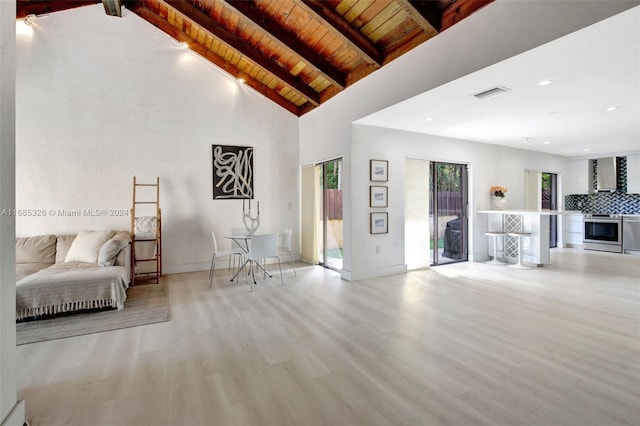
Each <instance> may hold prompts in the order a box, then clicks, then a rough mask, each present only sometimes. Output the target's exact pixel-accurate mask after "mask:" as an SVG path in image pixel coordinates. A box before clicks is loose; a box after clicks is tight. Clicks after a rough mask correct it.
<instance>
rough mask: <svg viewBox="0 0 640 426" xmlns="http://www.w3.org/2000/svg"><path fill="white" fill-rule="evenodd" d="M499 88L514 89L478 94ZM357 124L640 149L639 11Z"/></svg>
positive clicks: (573, 147) (551, 144)
mask: <svg viewBox="0 0 640 426" xmlns="http://www.w3.org/2000/svg"><path fill="white" fill-rule="evenodd" d="M545 79H548V80H552V83H551V84H550V85H548V86H540V85H539V84H538V83H539V82H540V81H542V80H545ZM495 86H504V87H507V88H509V89H511V90H509V91H507V92H506V93H502V94H499V95H495V96H492V97H489V98H486V99H484V100H480V99H477V98H475V97H473V96H472V95H473V94H475V93H478V92H482V91H484V90H486V89H489V88H492V87H495ZM610 106H617V107H618V109H617V110H616V111H611V112H609V111H607V110H606V109H607V108H608V107H610ZM427 117H429V118H431V121H426V118H427ZM357 123H359V124H366V125H372V126H378V127H387V128H393V129H399V130H406V131H411V132H419V133H426V134H431V135H438V136H446V137H451V138H457V139H465V140H472V141H477V142H485V143H491V144H497V145H506V146H511V147H515V148H522V149H528V150H534V151H541V152H548V153H553V154H559V155H565V156H571V157H573V156H591V157H596V156H598V155H600V154H612V153H623V152H629V151H637V150H640V6H639V7H635V8H633V9H630V10H628V11H626V12H623V13H621V14H619V15H616V16H614V17H612V18H609V19H606V20H604V21H601V22H599V23H596V24H594V25H592V26H590V27H587V28H584V29H582V30H580V31H577V32H575V33H573V34H569V35H567V36H565V37H562V38H560V39H557V40H554V41H552V42H551V43H548V44H546V45H543V46H541V47H538V48H536V49H532V50H530V51H528V52H525V53H523V54H520V55H517V56H514V57H513V58H510V59H508V60H505V61H503V62H500V63H498V64H495V65H492V66H490V67H487V68H485V69H482V70H480V71H477V72H475V73H473V74H469V75H467V76H465V77H462V78H460V79H458V80H455V81H452V82H451V83H447V84H445V85H443V86H440V87H437V88H435V89H432V90H430V91H428V92H425V93H423V94H420V95H418V96H415V97H413V98H411V99H408V100H406V101H403V102H401V103H399V104H396V105H394V106H391V107H389V108H386V109H384V110H382V111H379V112H377V113H374V114H371V115H369V116H367V117H364V118H362V119H360V120H358V121H357ZM527 138H528V141H527ZM545 141H548V143H547V144H545V143H544V142H545ZM586 150H588V151H586Z"/></svg>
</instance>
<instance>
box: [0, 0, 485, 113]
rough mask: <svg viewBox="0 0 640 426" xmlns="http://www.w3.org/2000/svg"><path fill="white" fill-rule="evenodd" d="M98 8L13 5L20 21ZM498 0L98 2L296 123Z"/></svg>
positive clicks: (73, 1)
mask: <svg viewBox="0 0 640 426" xmlns="http://www.w3.org/2000/svg"><path fill="white" fill-rule="evenodd" d="M0 1H2V0H0ZM99 1H100V0H17V8H16V10H17V18H24V17H26V16H27V15H30V14H35V15H41V14H47V13H51V12H56V11H60V10H65V9H70V8H74V7H80V6H86V5H94V4H96V3H98V2H99ZM492 1H493V0H102V2H103V4H104V6H105V10H106V11H107V13H108V14H112V15H117V12H118V10H119V7H118V5H119V3H122V4H123V5H124V6H125V7H126V9H128V10H130V11H131V12H133V13H135V14H136V15H138V16H140V17H141V18H142V19H144V20H145V21H147V22H149V23H150V24H152V25H154V26H155V27H157V28H158V29H160V30H162V31H163V32H165V33H167V34H169V35H170V36H171V37H173V38H174V39H176V40H177V41H179V42H186V43H187V44H188V46H189V48H190V49H191V50H192V51H194V52H195V53H197V54H198V55H200V56H202V57H203V58H204V59H206V60H208V61H210V62H211V63H213V64H215V65H216V66H218V67H220V68H221V69H223V70H225V71H226V72H228V73H229V74H231V75H232V76H234V77H236V78H242V79H244V81H245V82H246V84H247V85H249V86H250V87H252V88H253V89H255V90H256V91H258V92H259V93H261V94H263V95H264V96H265V97H267V98H268V99H270V100H272V101H273V102H275V103H276V104H278V105H280V106H282V107H283V108H285V109H287V110H288V111H290V112H292V113H293V114H296V115H298V116H300V115H303V114H305V113H306V112H308V111H311V110H312V109H314V108H316V107H317V106H319V105H321V104H322V103H324V102H326V101H327V100H328V99H330V98H331V97H333V96H335V95H337V94H338V93H340V92H341V91H343V90H345V89H346V88H348V87H349V86H350V85H351V84H353V83H355V82H357V81H358V80H360V79H362V78H364V77H366V76H367V75H369V74H371V73H372V72H375V71H376V70H378V69H380V68H381V67H383V66H385V65H386V64H388V63H389V62H391V61H393V60H394V59H396V58H398V57H399V56H401V55H403V54H405V53H406V52H408V51H410V50H411V49H413V48H415V47H416V46H418V45H420V44H422V43H424V42H426V41H428V40H429V39H430V38H432V37H434V36H437V34H438V33H439V32H441V31H444V30H446V29H447V28H449V27H451V26H452V25H455V24H456V23H458V22H460V21H461V20H462V19H464V18H466V17H468V16H469V15H471V14H472V13H474V12H475V11H476V10H478V9H480V8H481V7H484V6H486V5H487V4H489V3H491V2H492ZM123 16H124V18H122V19H126V14H123ZM408 72H410V71H408ZM178 84H179V83H178ZM380 90H384V89H383V88H381V89H380Z"/></svg>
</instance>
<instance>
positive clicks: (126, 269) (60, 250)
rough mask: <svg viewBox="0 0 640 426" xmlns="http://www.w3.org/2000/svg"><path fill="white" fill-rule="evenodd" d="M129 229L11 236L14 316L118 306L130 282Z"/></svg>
mask: <svg viewBox="0 0 640 426" xmlns="http://www.w3.org/2000/svg"><path fill="white" fill-rule="evenodd" d="M130 242H131V235H130V233H129V232H127V231H118V232H115V231H81V232H79V233H78V234H77V235H58V236H56V235H39V236H34V237H26V238H17V239H16V320H17V321H24V320H29V319H37V318H40V317H47V316H50V315H56V314H61V313H67V312H75V311H85V310H95V309H106V308H112V309H118V310H120V309H123V308H124V301H125V299H126V298H127V294H126V290H127V288H128V287H129V283H130V265H131V259H130V256H131V249H130Z"/></svg>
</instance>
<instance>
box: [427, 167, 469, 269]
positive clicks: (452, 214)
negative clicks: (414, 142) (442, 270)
mask: <svg viewBox="0 0 640 426" xmlns="http://www.w3.org/2000/svg"><path fill="white" fill-rule="evenodd" d="M429 192H430V194H431V196H430V199H429V218H430V229H431V231H430V250H431V252H430V255H431V259H432V261H431V264H432V265H442V264H446V263H452V262H461V261H465V260H467V253H468V250H467V240H468V238H467V228H468V225H467V203H468V202H467V166H466V164H455V163H440V162H431V164H430V173H429Z"/></svg>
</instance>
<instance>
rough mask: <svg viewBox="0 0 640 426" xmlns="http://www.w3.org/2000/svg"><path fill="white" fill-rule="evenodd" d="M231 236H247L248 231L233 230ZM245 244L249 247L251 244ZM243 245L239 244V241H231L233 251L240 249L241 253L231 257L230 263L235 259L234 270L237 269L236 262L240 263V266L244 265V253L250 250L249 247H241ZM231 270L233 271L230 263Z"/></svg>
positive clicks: (244, 229) (241, 229) (243, 229)
mask: <svg viewBox="0 0 640 426" xmlns="http://www.w3.org/2000/svg"><path fill="white" fill-rule="evenodd" d="M231 235H232V236H235V237H237V236H239V235H247V230H246V228H231ZM245 243H246V244H247V245H248V244H249V242H248V241H245ZM240 244H241V243H240V242H238V241H237V240H231V248H232V249H240V251H241V253H238V254H237V255H235V256H229V262H231V259H232V257H233V262H234V268H235V262H236V260H237V261H238V262H239V265H242V263H243V261H244V258H243V256H244V253H245V252H246V251H247V250H249V247H242V246H241V245H240ZM229 269H231V263H229Z"/></svg>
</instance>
